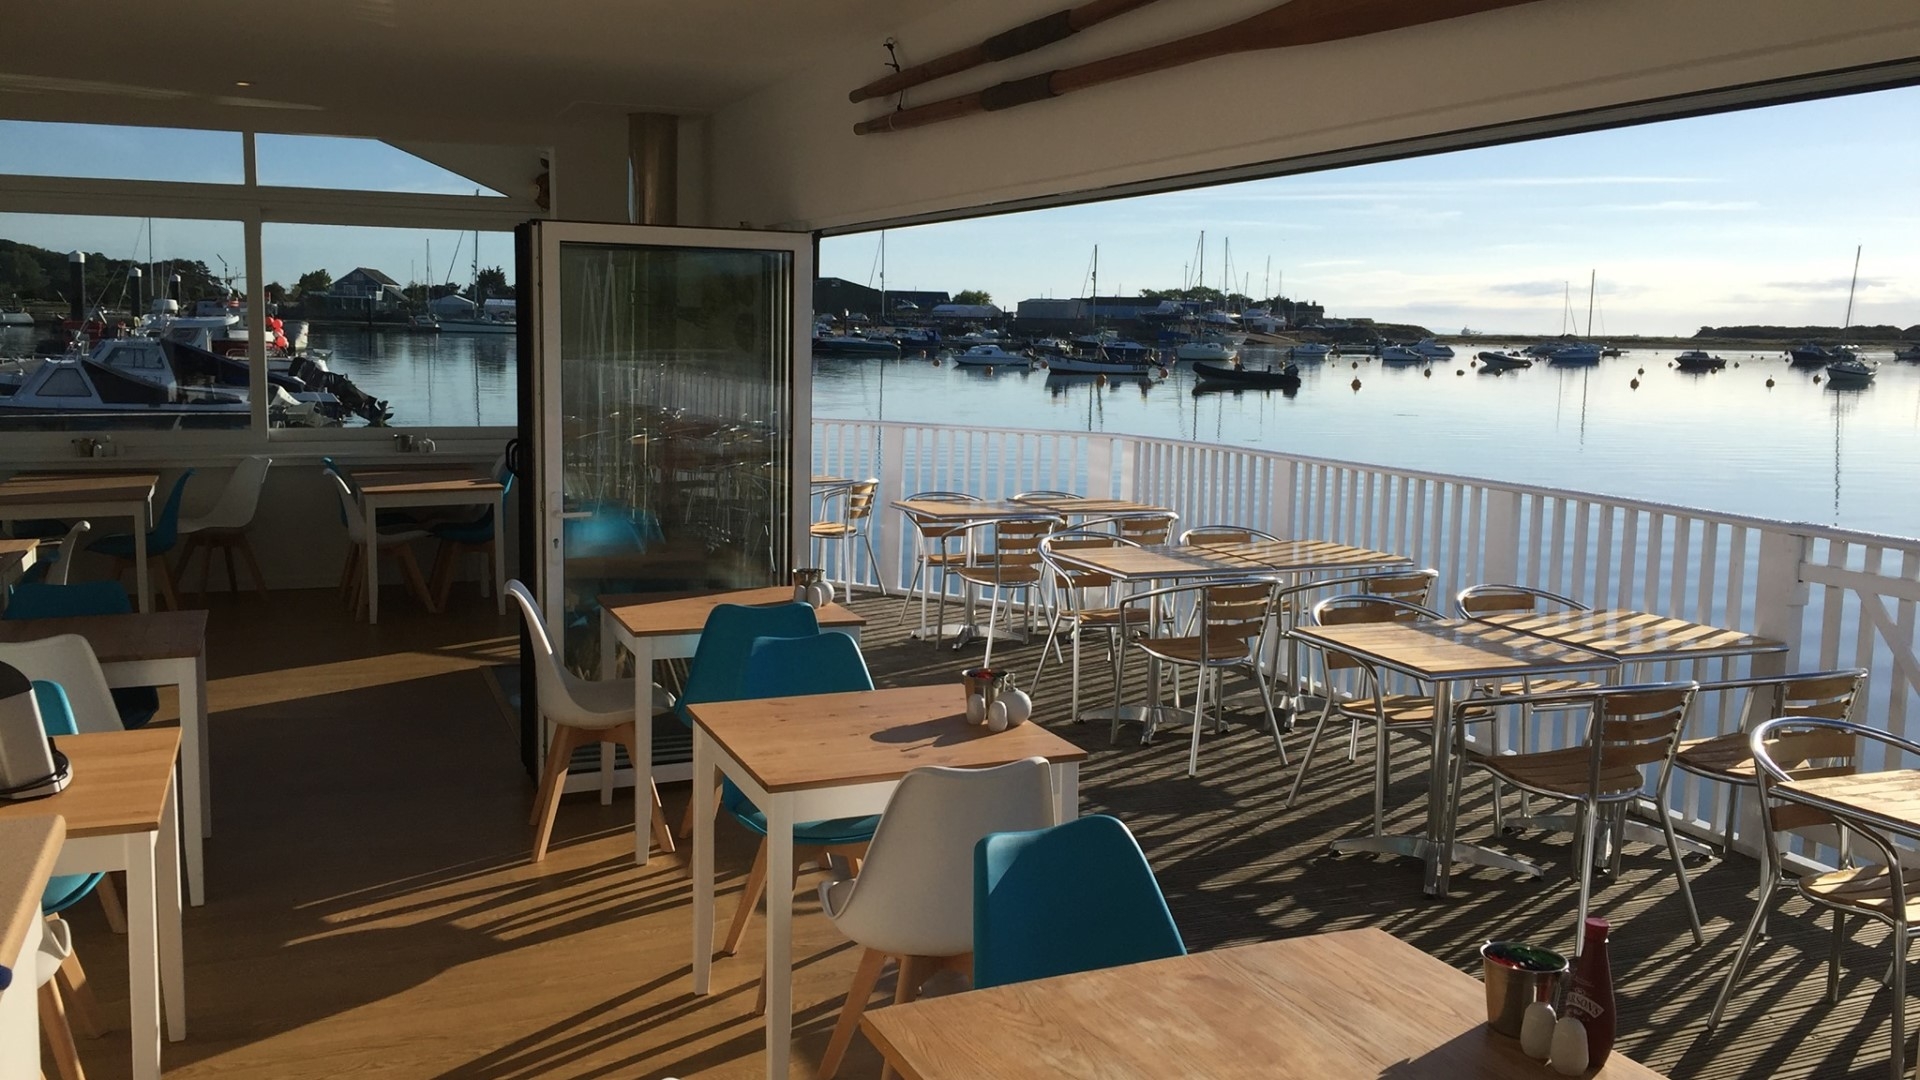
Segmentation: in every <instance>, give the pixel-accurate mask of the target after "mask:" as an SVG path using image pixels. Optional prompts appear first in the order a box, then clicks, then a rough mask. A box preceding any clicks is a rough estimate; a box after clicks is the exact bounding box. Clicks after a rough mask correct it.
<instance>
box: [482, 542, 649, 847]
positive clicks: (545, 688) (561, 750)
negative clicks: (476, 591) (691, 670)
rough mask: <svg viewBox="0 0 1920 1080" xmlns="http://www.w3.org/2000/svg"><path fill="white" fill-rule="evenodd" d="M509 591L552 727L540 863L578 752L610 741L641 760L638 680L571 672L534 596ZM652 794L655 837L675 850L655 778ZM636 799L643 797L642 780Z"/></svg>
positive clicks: (515, 588)
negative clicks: (636, 696)
mask: <svg viewBox="0 0 1920 1080" xmlns="http://www.w3.org/2000/svg"><path fill="white" fill-rule="evenodd" d="M507 594H508V595H509V596H512V597H513V598H514V600H515V601H516V602H518V603H519V605H520V614H521V616H522V621H523V622H524V623H526V627H527V637H529V638H531V639H532V641H533V652H534V655H535V656H536V657H538V660H537V661H536V663H537V664H538V665H539V668H540V670H539V672H538V673H537V674H536V675H535V677H534V688H535V692H536V694H537V695H538V697H539V701H540V716H541V718H542V719H543V720H545V721H546V722H547V723H550V724H552V725H553V742H552V743H551V744H550V745H549V746H548V747H547V761H546V767H545V768H544V769H542V770H541V774H540V790H539V793H538V794H536V795H535V796H534V797H533V814H532V817H531V819H530V821H531V823H532V824H533V825H534V826H535V830H534V834H533V861H534V862H539V861H540V860H542V859H544V858H546V857H547V841H548V840H550V839H551V838H552V836H553V816H554V814H555V813H556V812H557V811H558V810H559V809H560V795H561V792H562V791H564V790H565V788H566V784H567V766H568V765H569V764H571V763H572V761H573V752H574V751H575V750H576V749H578V748H580V747H582V746H586V745H588V744H589V743H595V744H597V743H608V742H611V743H619V744H620V745H622V746H625V747H626V748H627V759H628V760H630V761H634V762H638V761H639V760H640V751H639V748H638V746H637V745H636V744H635V742H634V738H635V731H636V729H635V727H634V715H633V690H634V685H633V684H634V680H632V679H602V680H599V681H597V682H588V681H587V680H585V679H582V678H580V677H579V676H577V675H575V674H574V673H573V672H571V671H568V670H567V667H566V665H565V664H562V663H561V662H560V657H559V656H558V655H557V654H556V653H555V652H554V650H553V640H552V639H551V638H549V637H547V628H546V627H545V626H544V625H542V623H541V619H540V605H539V604H538V603H536V602H535V601H534V599H533V594H532V593H531V592H528V591H527V587H526V586H525V585H522V584H521V583H520V582H519V581H517V580H515V581H509V582H507ZM657 693H658V692H657V691H656V694H657ZM655 704H656V705H657V704H658V702H657V701H656V702H655ZM669 704H671V703H669ZM652 721H653V718H652V717H651V716H649V717H647V722H648V723H652ZM647 792H648V795H649V796H650V797H651V798H652V799H653V839H654V841H655V842H657V843H658V844H659V845H660V847H661V849H662V850H664V851H672V850H673V832H672V830H670V829H668V828H667V818H666V815H665V814H664V813H663V812H662V811H661V808H660V789H659V788H658V787H656V786H655V785H654V784H653V781H652V779H651V778H649V779H648V781H647ZM634 797H635V798H640V797H641V796H640V795H639V794H638V782H637V781H636V792H635V796H634Z"/></svg>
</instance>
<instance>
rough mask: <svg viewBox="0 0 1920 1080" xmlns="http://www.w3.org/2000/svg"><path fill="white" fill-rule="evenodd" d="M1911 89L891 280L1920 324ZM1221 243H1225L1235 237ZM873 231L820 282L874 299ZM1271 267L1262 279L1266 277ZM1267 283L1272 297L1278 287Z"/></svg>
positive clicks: (1457, 157)
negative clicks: (1094, 262)
mask: <svg viewBox="0 0 1920 1080" xmlns="http://www.w3.org/2000/svg"><path fill="white" fill-rule="evenodd" d="M1916 177H1920V89H1902V90H1890V91H1881V92H1877V93H1872V94H1862V95H1855V96H1852V97H1845V98H1834V99H1828V100H1824V101H1815V102H1805V103H1799V104H1792V105H1778V106H1772V107H1768V108H1765V109H1756V110H1750V111H1746V112H1739V113H1725V114H1720V115H1715V116H1709V117H1698V118H1693V119H1687V120H1673V121H1666V122H1663V123H1658V124H1649V125H1644V126H1640V127H1634V128H1622V129H1616V130H1611V131H1604V132H1595V133H1591V134H1582V135H1568V136H1561V137H1558V138H1553V139H1547V140H1541V141H1536V142H1531V143H1524V144H1516V145H1511V146H1502V147H1492V148H1487V149H1479V150H1465V151H1457V152H1454V153H1449V154H1444V155H1436V156H1432V157H1425V158H1418V159H1412V160H1406V161H1398V162H1389V163H1383V164H1378V165H1366V166H1358V167H1350V168H1345V169H1340V170H1336V171H1329V172H1324V173H1318V174H1314V175H1310V176H1299V177H1287V178H1279V179H1274V180H1262V181H1252V182H1246V183H1239V184H1233V185H1228V186H1221V187H1215V188H1208V189H1203V190H1195V191H1188V192H1178V193H1171V194H1166V195H1155V196H1147V197H1141V198H1133V199H1126V200H1116V201H1112V202H1107V203H1100V204H1094V205H1087V206H1078V207H1068V208H1061V209H1053V210H1042V211H1032V212H1028V213H1022V214H1011V215H1003V216H999V217H993V218H983V219H975V220H971V221H965V222H956V223H948V224H941V225H928V226H920V227H916V228H911V229H894V230H889V231H888V233H887V237H886V240H887V243H886V255H887V284H888V285H889V286H890V287H892V288H901V289H945V290H947V291H949V292H957V291H959V290H961V289H970V288H972V289H985V290H986V291H987V292H989V293H991V294H992V295H993V298H994V300H995V301H996V302H998V303H1000V304H1001V305H1002V306H1010V305H1011V304H1013V303H1017V302H1018V301H1019V300H1021V299H1024V298H1028V297H1041V296H1055V297H1060V296H1081V295H1085V294H1086V292H1087V287H1088V285H1087V271H1088V266H1089V263H1090V261H1091V255H1092V251H1093V246H1094V245H1095V244H1098V245H1099V246H1100V292H1101V293H1102V294H1103V295H1112V294H1116V293H1118V294H1122V295H1131V294H1134V293H1137V292H1138V291H1139V290H1140V289H1142V288H1147V287H1153V288H1169V287H1176V286H1179V285H1180V284H1182V281H1183V275H1186V274H1190V273H1191V271H1190V270H1189V269H1187V268H1188V267H1189V266H1190V264H1191V263H1192V262H1193V260H1194V255H1195V249H1196V246H1197V241H1198V238H1199V234H1200V232H1201V230H1203V229H1204V230H1205V231H1206V242H1207V256H1206V270H1205V283H1206V284H1208V285H1213V286H1215V287H1218V285H1219V282H1220V280H1221V278H1222V265H1221V261H1222V256H1223V254H1224V252H1225V250H1226V245H1227V243H1230V245H1231V252H1232V263H1233V272H1232V276H1233V279H1234V282H1235V286H1236V288H1238V287H1241V286H1242V285H1245V286H1246V287H1247V288H1248V290H1249V295H1254V296H1264V295H1270V294H1272V293H1275V292H1281V291H1282V289H1283V288H1284V293H1285V295H1288V296H1290V297H1293V298H1295V299H1299V300H1311V301H1317V302H1319V303H1321V304H1323V305H1325V306H1326V309H1327V313H1328V315H1329V316H1332V317H1352V316H1360V317H1369V318H1373V319H1377V320H1381V321H1390V322H1409V323H1418V324H1421V325H1424V326H1427V327H1429V328H1431V329H1434V330H1436V331H1441V332H1447V333H1451V332H1454V331H1457V330H1460V329H1462V328H1469V327H1470V328H1472V329H1475V330H1479V331H1486V332H1494V333H1502V332H1504V333H1515V334H1557V333H1560V332H1561V330H1562V328H1563V326H1564V324H1565V320H1566V310H1567V307H1568V306H1569V305H1568V303H1567V300H1568V298H1570V299H1571V307H1572V308H1573V309H1574V310H1575V314H1576V316H1577V325H1576V326H1574V327H1573V329H1574V330H1576V331H1584V330H1585V329H1586V323H1587V307H1588V302H1587V301H1588V282H1589V275H1594V276H1595V277H1597V280H1598V284H1597V286H1596V287H1595V288H1594V290H1593V292H1594V295H1593V300H1594V307H1595V309H1596V312H1597V313H1596V315H1595V316H1594V331H1595V332H1596V334H1598V333H1603V332H1604V333H1611V334H1647V335H1686V334H1692V333H1694V332H1695V331H1696V330H1698V329H1699V328H1700V327H1701V326H1703V325H1716V326H1718V325H1743V324H1756V323H1757V324H1773V325H1809V324H1818V325H1829V326H1837V325H1839V324H1840V322H1841V321H1842V319H1843V318H1845V315H1846V308H1847V291H1848V280H1849V278H1850V276H1851V274H1852V272H1853V260H1854V249H1855V247H1856V245H1859V246H1862V248H1863V251H1862V254H1861V258H1860V282H1859V287H1858V289H1857V290H1856V295H1855V298H1854V309H1853V323H1854V324H1856V325H1859V324H1879V323H1892V324H1896V325H1899V326H1902V327H1905V326H1912V325H1914V324H1916V323H1920V180H1916ZM1223 241H1224V242H1225V243H1223ZM878 246H879V245H878V240H877V238H876V236H875V235H874V234H864V235H859V236H850V237H836V238H832V239H829V240H826V241H824V242H823V243H822V244H821V253H820V264H821V273H822V274H823V275H828V276H834V277H842V278H846V279H848V280H851V281H855V282H860V283H870V284H873V285H874V286H876V287H877V286H878V284H879V281H878V277H877V274H876V267H875V262H876V254H877V251H878ZM1269 259H1270V260H1271V266H1272V270H1271V275H1272V277H1271V279H1269V278H1268V273H1269V271H1268V265H1269ZM1268 280H1271V282H1272V285H1271V286H1270V287H1269V286H1267V285H1265V284H1264V282H1266V281H1268Z"/></svg>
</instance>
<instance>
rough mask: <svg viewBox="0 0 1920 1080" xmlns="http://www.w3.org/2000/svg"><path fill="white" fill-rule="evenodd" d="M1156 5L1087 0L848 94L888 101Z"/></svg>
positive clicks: (1149, 0) (1140, 1)
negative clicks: (925, 84) (1137, 9)
mask: <svg viewBox="0 0 1920 1080" xmlns="http://www.w3.org/2000/svg"><path fill="white" fill-rule="evenodd" d="M1153 2H1154V0H1087V2H1086V3H1084V4H1081V5H1080V6H1078V7H1071V8H1068V9H1066V10H1065V11H1056V12H1054V13H1053V14H1051V15H1043V16H1041V17H1040V18H1038V19H1035V20H1033V21H1032V22H1029V23H1026V24H1024V25H1021V26H1016V27H1014V28H1013V29H1011V30H1008V31H1007V32H1005V33H1002V34H995V35H993V36H992V37H990V38H988V39H987V40H985V41H983V42H981V43H980V44H978V45H974V46H971V47H969V48H965V49H959V50H956V51H954V52H950V53H948V54H946V55H945V56H939V57H935V58H934V59H932V60H929V61H927V62H926V63H924V64H915V65H913V66H912V67H910V68H903V69H901V70H900V71H896V72H894V73H893V74H891V75H888V76H887V77H886V78H884V79H875V80H874V81H872V82H870V83H868V84H867V85H865V86H863V87H861V88H860V89H858V90H855V91H854V92H852V93H851V94H848V95H847V98H848V100H850V101H865V100H867V99H868V98H877V97H886V96H887V95H889V94H897V93H899V92H900V91H902V90H906V89H909V88H911V87H915V86H919V85H920V84H922V83H930V82H932V81H933V80H935V79H944V78H946V77H947V76H949V75H957V74H959V73H960V72H962V71H967V70H970V69H972V68H977V67H979V66H980V65H982V64H991V63H993V62H995V61H996V60H1007V59H1010V58H1012V57H1015V56H1019V55H1021V54H1023V53H1030V52H1032V51H1033V50H1035V49H1038V48H1040V47H1042V46H1045V45H1051V44H1053V43H1054V42H1056V41H1064V40H1065V39H1067V38H1070V37H1072V36H1073V35H1075V34H1077V33H1079V32H1080V31H1082V30H1085V29H1087V28H1088V27H1090V26H1098V25H1099V24H1101V23H1103V22H1106V21H1107V20H1108V19H1111V18H1114V17H1115V16H1118V15H1125V14H1126V13H1127V12H1129V11H1132V10H1133V9H1134V8H1142V7H1146V6H1147V5H1148V4H1151V3H1153Z"/></svg>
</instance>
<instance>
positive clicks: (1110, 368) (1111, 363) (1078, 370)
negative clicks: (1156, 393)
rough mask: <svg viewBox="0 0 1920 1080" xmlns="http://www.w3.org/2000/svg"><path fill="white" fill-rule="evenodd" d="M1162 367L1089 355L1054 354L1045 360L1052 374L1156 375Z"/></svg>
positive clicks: (1142, 362) (1143, 362) (1144, 362)
mask: <svg viewBox="0 0 1920 1080" xmlns="http://www.w3.org/2000/svg"><path fill="white" fill-rule="evenodd" d="M1161 370H1162V369H1161V368H1160V366H1159V365H1157V364H1151V363H1148V362H1146V361H1134V360H1102V359H1098V358H1095V357H1089V356H1056V357H1052V358H1050V359H1048V360H1047V371H1048V373H1050V374H1053V375H1120V376H1127V375H1139V376H1147V375H1156V374H1159V373H1160V371H1161Z"/></svg>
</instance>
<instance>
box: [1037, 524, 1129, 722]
mask: <svg viewBox="0 0 1920 1080" xmlns="http://www.w3.org/2000/svg"><path fill="white" fill-rule="evenodd" d="M1137 546H1138V545H1137V544H1135V543H1134V542H1133V541H1131V540H1128V539H1126V538H1124V537H1121V536H1119V535H1117V534H1114V533H1103V532H1097V531H1091V530H1087V529H1072V530H1068V531H1062V532H1055V533H1051V534H1049V535H1048V536H1046V537H1043V538H1042V539H1041V541H1040V561H1041V564H1042V566H1043V568H1044V573H1045V576H1046V583H1047V585H1048V594H1047V640H1046V643H1045V644H1044V645H1042V646H1041V647H1040V663H1039V666H1037V667H1036V668H1035V669H1034V672H1033V690H1034V692H1035V693H1038V692H1039V690H1040V676H1041V674H1042V673H1044V672H1045V671H1046V670H1047V656H1048V654H1049V653H1052V654H1054V655H1058V654H1059V651H1060V648H1059V642H1060V633H1061V628H1062V627H1065V628H1066V631H1067V633H1068V634H1069V635H1071V637H1072V638H1073V677H1072V690H1071V693H1070V696H1069V698H1068V704H1067V710H1068V714H1069V715H1070V716H1072V717H1073V719H1074V720H1075V721H1076V722H1077V721H1078V720H1079V718H1080V643H1081V640H1082V639H1083V637H1084V636H1085V634H1084V631H1087V630H1104V631H1109V633H1108V635H1107V637H1108V656H1109V659H1110V660H1111V661H1112V662H1113V663H1115V664H1118V663H1119V662H1120V649H1119V648H1118V647H1117V645H1118V643H1117V642H1116V641H1115V640H1114V639H1113V632H1117V631H1118V630H1119V628H1120V617H1121V609H1120V608H1118V607H1114V606H1111V602H1112V600H1113V599H1114V593H1115V590H1116V589H1117V587H1118V583H1117V582H1116V581H1115V579H1114V577H1113V575H1111V574H1103V573H1101V572H1099V571H1097V570H1087V569H1084V568H1081V567H1078V566H1071V565H1068V564H1066V563H1063V562H1060V561H1059V560H1058V559H1056V558H1055V555H1056V554H1058V553H1062V552H1067V553H1071V552H1073V551H1075V550H1080V551H1085V550H1089V549H1093V550H1101V549H1108V548H1116V547H1137ZM1089 592H1096V593H1102V594H1104V597H1105V599H1106V601H1107V603H1105V604H1100V605H1096V606H1092V607H1089V606H1087V602H1086V601H1087V596H1086V594H1087V593H1089ZM1139 614H1140V613H1137V612H1128V613H1127V615H1128V617H1129V620H1130V621H1131V620H1133V619H1137V618H1139ZM1062 659H1065V658H1064V657H1062ZM1119 704H1120V703H1119V702H1117V701H1116V702H1114V705H1115V707H1116V708H1117V707H1118V706H1119Z"/></svg>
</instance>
